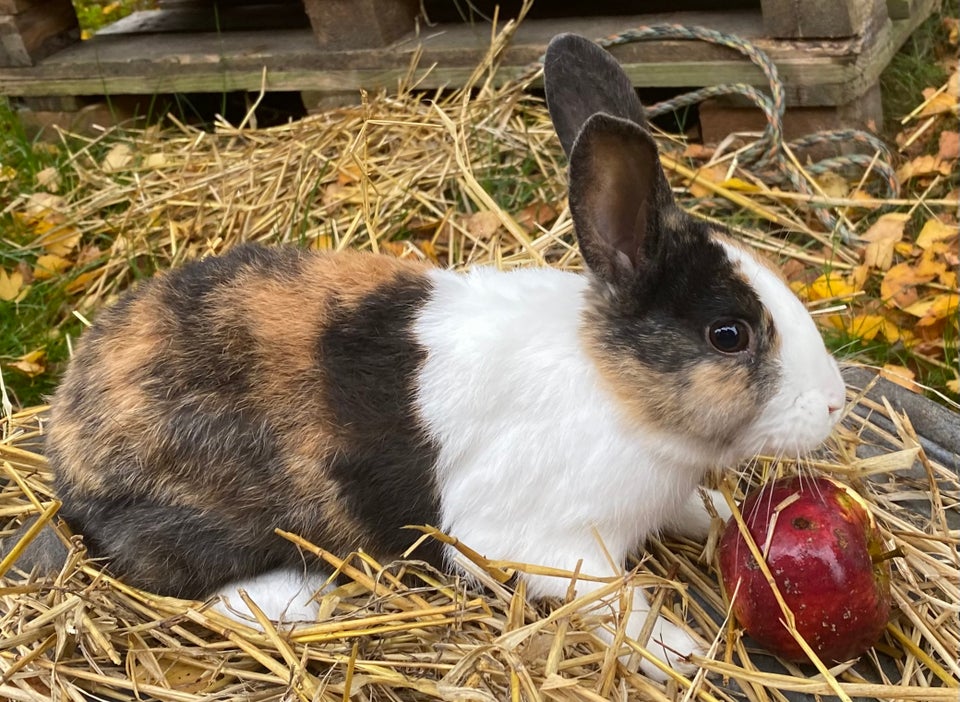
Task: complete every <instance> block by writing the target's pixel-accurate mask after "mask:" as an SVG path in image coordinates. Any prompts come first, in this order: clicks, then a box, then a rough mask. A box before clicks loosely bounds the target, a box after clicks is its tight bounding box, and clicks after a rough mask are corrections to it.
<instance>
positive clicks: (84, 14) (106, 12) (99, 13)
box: [73, 0, 157, 36]
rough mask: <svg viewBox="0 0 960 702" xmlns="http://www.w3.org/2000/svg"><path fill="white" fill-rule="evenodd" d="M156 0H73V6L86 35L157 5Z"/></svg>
mask: <svg viewBox="0 0 960 702" xmlns="http://www.w3.org/2000/svg"><path fill="white" fill-rule="evenodd" d="M156 4H157V3H156V0H116V1H115V2H110V1H108V0H73V7H74V9H75V10H76V11H77V19H78V20H80V28H81V29H82V30H83V31H84V32H85V33H86V34H85V35H84V36H87V35H89V34H92V33H94V32H96V31H97V30H98V29H100V28H101V27H103V26H104V25H106V24H109V23H111V22H116V21H117V20H118V19H121V18H123V17H126V16H127V15H129V14H131V13H133V12H136V11H137V10H147V9H152V8H154V7H156Z"/></svg>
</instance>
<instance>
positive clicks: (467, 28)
mask: <svg viewBox="0 0 960 702" xmlns="http://www.w3.org/2000/svg"><path fill="white" fill-rule="evenodd" d="M451 1H452V0H435V1H434V3H433V5H434V7H436V6H437V3H438V2H445V3H447V4H449V3H450V2H451ZM474 4H477V3H476V2H474ZM507 4H508V5H509V2H508V3H507ZM541 4H543V5H544V7H545V8H548V9H549V11H548V12H543V13H541V14H540V16H538V15H537V13H536V12H533V13H532V14H531V16H528V18H527V19H526V20H525V21H524V22H523V23H522V25H521V27H520V28H519V30H518V31H517V34H516V36H515V38H514V40H513V42H512V44H511V46H510V47H509V48H508V50H507V52H506V55H505V58H504V61H503V64H502V69H501V71H500V72H499V74H498V77H499V79H501V80H505V79H508V78H510V77H513V76H515V75H517V74H519V73H520V72H521V71H523V70H524V69H525V68H526V67H527V66H528V65H529V64H530V63H531V62H533V61H536V60H537V58H538V57H539V56H540V55H541V54H542V53H543V50H544V48H545V46H546V43H547V42H548V41H549V39H550V37H552V36H553V35H554V34H556V33H558V32H561V31H575V32H578V33H580V34H583V35H586V36H591V37H601V36H606V35H609V34H614V33H617V32H619V31H622V30H624V29H626V28H629V27H633V26H638V25H645V24H653V23H659V22H674V23H680V24H696V25H702V26H706V27H710V28H712V29H716V30H719V31H722V32H726V33H730V34H736V35H739V36H741V37H743V38H745V39H748V40H750V41H752V42H754V43H755V44H756V45H757V46H758V47H760V48H761V49H762V50H764V51H765V52H766V53H767V54H768V55H769V56H770V58H771V59H772V60H773V61H774V62H775V63H776V64H777V67H778V69H779V71H780V74H781V76H782V77H783V79H784V81H785V83H786V89H787V90H786V93H787V104H788V105H789V106H791V107H793V108H806V110H807V111H808V112H810V111H811V110H813V111H818V110H819V112H817V115H818V117H817V119H821V121H823V120H826V121H830V118H831V117H832V118H833V121H838V120H839V121H842V122H848V123H858V124H865V123H867V122H868V121H869V120H877V121H879V119H880V116H881V115H880V105H879V91H878V90H877V80H878V78H879V75H880V72H881V71H882V70H883V69H884V68H885V67H886V66H887V64H888V62H889V60H890V58H891V57H892V55H893V54H894V52H895V51H896V50H897V49H898V48H899V46H900V45H901V44H902V43H903V41H904V40H905V39H906V37H907V36H908V35H909V34H910V32H912V31H913V29H914V28H915V27H916V26H917V25H918V24H919V23H920V22H921V21H922V20H923V19H925V18H926V17H927V16H928V15H929V14H930V13H931V12H932V11H933V10H934V9H935V8H936V7H938V6H939V0H804V1H803V2H795V1H794V0H759V2H757V1H756V0H754V1H753V2H749V1H747V2H737V0H732V1H731V2H728V3H725V7H734V8H738V9H727V10H710V9H702V8H703V6H705V5H707V6H709V5H713V6H716V5H718V4H720V3H716V2H711V3H708V2H687V4H686V5H684V4H683V0H676V1H675V2H671V3H670V5H671V6H672V7H699V8H701V9H696V10H686V11H670V12H656V13H648V14H643V15H632V16H608V15H607V16H595V17H582V16H576V15H575V14H569V15H567V16H563V6H564V5H565V4H566V5H567V6H568V7H567V10H568V11H569V12H571V13H575V12H577V11H580V12H582V8H583V6H582V4H575V3H571V2H567V3H563V2H556V1H555V2H552V3H541ZM595 5H596V9H597V11H598V12H600V11H603V10H606V11H608V12H609V10H610V9H611V7H612V8H613V9H614V10H617V9H619V6H618V4H617V3H616V2H615V1H614V2H610V3H608V5H607V6H605V5H604V2H603V0H598V2H597V3H595ZM619 5H624V6H625V5H632V6H636V3H620V4H619ZM423 6H425V7H426V8H427V9H428V11H429V8H430V2H428V1H426V0H425V2H424V4H423ZM577 8H579V10H577ZM536 9H537V6H535V7H534V10H536ZM420 10H421V0H302V1H301V0H234V1H233V2H230V3H228V2H226V0H220V3H219V5H217V4H216V3H215V2H214V1H213V0H192V1H191V0H166V2H163V3H162V5H161V9H159V10H155V11H150V12H140V13H136V14H134V15H132V16H130V17H128V18H126V19H124V20H121V21H120V22H117V23H115V24H114V25H111V26H109V27H107V28H105V29H104V30H101V31H100V32H99V33H98V34H97V35H96V36H95V37H93V38H92V39H90V40H87V41H79V32H78V29H77V23H76V17H75V15H74V14H73V10H72V6H71V4H70V0H0V94H5V95H8V96H17V97H20V98H33V99H34V100H36V99H42V100H41V101H40V102H36V101H34V102H33V104H34V105H43V104H46V105H48V106H49V105H56V101H51V98H56V97H76V96H119V95H150V94H162V93H197V92H213V93H223V92H229V91H259V90H260V89H261V88H262V87H263V88H266V90H267V91H302V92H304V93H306V94H310V95H323V94H343V93H345V92H347V93H354V94H356V93H357V92H358V91H359V90H360V89H367V90H376V89H379V88H383V87H386V88H391V87H393V86H395V85H396V84H397V82H398V81H399V80H400V79H401V78H402V77H404V76H405V75H406V74H407V73H408V70H409V68H410V65H411V62H412V60H413V57H414V55H415V54H416V53H417V52H421V51H422V57H421V59H420V62H419V68H418V70H417V76H418V81H419V84H420V85H421V86H422V87H423V88H425V89H434V88H439V87H444V86H447V87H449V86H456V85H458V84H462V83H463V82H464V81H465V80H466V79H467V77H468V76H469V75H470V73H471V71H472V69H473V67H474V66H475V65H476V64H477V62H478V61H480V60H481V58H482V56H483V55H484V52H485V51H486V49H487V47H488V45H489V39H490V27H489V25H487V24H485V23H483V22H473V23H467V22H448V23H444V24H439V25H430V24H428V23H427V22H425V21H423V18H421V17H420V16H419V13H420ZM255 27H256V28H255ZM613 53H614V54H615V55H616V56H617V57H618V59H619V60H620V61H621V62H622V63H623V64H624V67H625V69H626V71H627V73H628V75H630V77H631V79H632V80H633V81H634V83H635V84H636V85H637V86H638V87H669V88H685V87H700V86H705V85H714V84H718V83H725V82H746V83H752V84H754V85H760V86H763V85H765V79H764V78H763V76H762V74H761V73H760V71H759V70H758V69H757V68H756V67H755V66H753V65H752V64H751V63H749V62H748V61H747V60H746V59H744V58H742V57H741V56H740V55H739V54H736V53H735V52H732V51H730V50H727V49H724V48H722V47H717V46H713V45H710V44H706V43H703V42H689V41H679V40H671V39H663V40H656V41H646V42H639V43H633V44H629V45H625V46H620V47H616V48H615V49H614V50H613ZM725 110H726V111H729V106H727V105H723V104H720V105H714V111H715V112H714V113H715V115H719V117H715V118H714V119H715V121H717V120H719V121H718V123H722V116H723V114H724V111H725ZM791 112H792V113H795V114H800V112H799V111H798V110H797V109H794V110H792V111H791Z"/></svg>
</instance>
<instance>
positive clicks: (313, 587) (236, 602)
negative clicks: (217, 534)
mask: <svg viewBox="0 0 960 702" xmlns="http://www.w3.org/2000/svg"><path fill="white" fill-rule="evenodd" d="M326 581H327V576H326V575H324V574H323V573H307V572H304V570H303V569H302V568H296V569H295V568H279V569H277V570H271V571H268V572H266V573H261V574H260V575H256V576H254V577H252V578H247V579H245V580H237V581H234V582H231V583H228V584H227V585H224V586H223V587H221V588H220V589H219V590H218V591H217V593H216V595H215V596H217V597H218V598H219V601H218V602H217V603H216V604H215V605H214V606H213V608H214V609H216V610H218V611H219V612H221V613H223V614H226V615H227V616H228V617H232V618H233V619H236V620H238V621H240V622H242V623H244V624H247V625H250V626H254V627H257V628H260V626H259V623H258V622H257V620H256V618H255V617H254V616H253V613H252V612H251V611H250V609H249V608H248V607H247V605H246V603H245V602H244V601H243V599H241V597H240V593H239V591H240V590H244V591H245V592H246V593H247V595H249V596H250V599H252V600H253V602H254V603H255V604H256V605H257V607H259V608H260V609H261V610H262V611H263V613H264V614H265V615H266V616H267V619H270V620H271V621H273V622H277V623H294V622H315V621H317V614H318V613H319V611H320V607H319V605H318V604H317V602H316V601H315V600H314V599H313V596H314V594H315V593H316V592H320V591H323V590H324V586H325V584H326Z"/></svg>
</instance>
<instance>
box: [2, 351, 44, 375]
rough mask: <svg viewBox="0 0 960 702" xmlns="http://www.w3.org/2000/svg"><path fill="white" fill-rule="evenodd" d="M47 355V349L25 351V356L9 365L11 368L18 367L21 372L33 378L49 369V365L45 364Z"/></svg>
mask: <svg viewBox="0 0 960 702" xmlns="http://www.w3.org/2000/svg"><path fill="white" fill-rule="evenodd" d="M46 355H47V352H46V350H45V349H37V350H36V351H31V352H30V353H25V354H24V355H23V356H21V357H20V358H18V359H17V360H16V361H14V362H13V363H10V364H9V365H10V367H11V368H16V369H17V370H18V371H20V372H21V373H25V374H26V375H28V376H30V377H31V378H34V377H36V376H38V375H40V374H41V373H43V372H44V371H46V370H47V367H46V365H45V364H44V361H45V360H46Z"/></svg>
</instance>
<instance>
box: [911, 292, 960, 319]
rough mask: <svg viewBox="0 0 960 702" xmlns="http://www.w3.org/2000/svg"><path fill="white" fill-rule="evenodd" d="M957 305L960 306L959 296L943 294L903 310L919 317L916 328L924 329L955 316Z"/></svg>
mask: <svg viewBox="0 0 960 702" xmlns="http://www.w3.org/2000/svg"><path fill="white" fill-rule="evenodd" d="M958 305H960V295H957V294H956V293H943V294H942V295H937V296H936V297H932V298H927V299H926V300H920V301H919V302H915V303H914V304H912V305H910V306H909V307H907V308H906V309H904V312H906V313H907V314H911V315H913V316H914V317H920V321H919V322H917V326H918V327H925V326H929V325H931V324H934V323H935V322H937V321H938V320H941V319H945V318H946V317H949V316H951V315H955V314H956V313H957V308H958Z"/></svg>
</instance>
